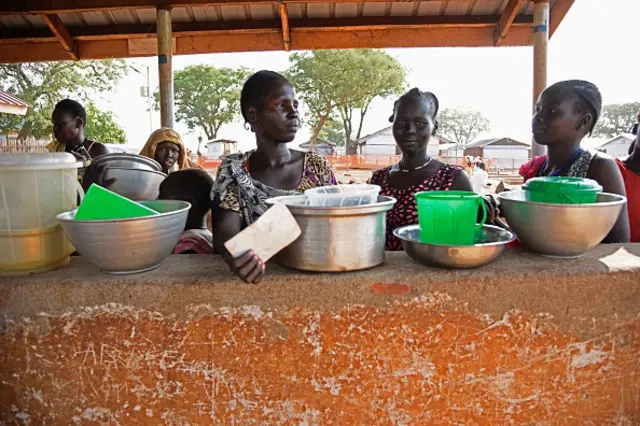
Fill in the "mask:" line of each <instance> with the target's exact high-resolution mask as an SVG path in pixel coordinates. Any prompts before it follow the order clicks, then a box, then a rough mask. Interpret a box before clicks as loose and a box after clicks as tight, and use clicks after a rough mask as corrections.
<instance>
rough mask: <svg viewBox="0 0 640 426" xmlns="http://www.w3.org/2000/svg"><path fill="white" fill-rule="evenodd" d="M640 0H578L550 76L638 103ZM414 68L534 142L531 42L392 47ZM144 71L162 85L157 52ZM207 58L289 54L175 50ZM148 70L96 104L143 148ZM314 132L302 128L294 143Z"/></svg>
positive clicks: (420, 83) (417, 83)
mask: <svg viewBox="0 0 640 426" xmlns="http://www.w3.org/2000/svg"><path fill="white" fill-rule="evenodd" d="M638 19H640V1H638V0H606V1H603V0H576V1H575V3H574V6H573V8H572V9H571V10H570V11H569V13H568V14H567V16H566V17H565V19H564V21H563V22H562V24H561V25H560V28H559V29H558V30H557V31H556V33H555V35H554V36H553V38H552V39H551V41H550V42H549V57H548V67H549V70H548V83H549V84H552V83H554V82H556V81H560V80H566V79H574V78H578V79H583V80H589V81H591V82H593V83H595V84H596V85H597V86H598V87H599V88H600V91H601V92H602V95H603V102H604V104H609V103H621V102H637V101H638V100H639V98H640V93H638V89H637V86H636V85H635V84H636V81H637V75H638V71H637V67H638V66H640V62H639V59H638V57H639V56H640V55H639V53H640V52H639V48H638V36H637V32H636V30H635V29H636V28H638V22H637V20H638ZM387 52H388V53H389V54H391V55H392V56H394V57H396V58H397V59H398V60H399V61H400V62H401V63H402V64H403V65H404V66H405V67H406V68H407V69H408V70H409V72H408V76H407V82H408V85H409V87H419V88H420V89H421V90H428V91H431V92H433V93H435V94H436V95H437V96H438V99H439V100H440V106H441V108H447V107H464V108H472V109H477V110H480V111H481V112H482V113H483V114H484V115H485V116H487V117H488V118H489V120H490V121H491V130H490V132H488V133H485V134H481V135H479V136H478V139H480V138H485V137H503V136H504V137H511V138H514V139H518V140H522V141H528V140H530V138H531V135H530V122H531V110H532V103H533V49H532V48H531V47H503V48H447V49H440V48H424V49H387ZM126 61H127V63H128V64H129V65H132V66H134V67H136V68H137V69H138V70H140V71H142V74H145V73H146V69H147V68H146V67H149V70H150V80H151V87H152V91H153V90H155V88H157V87H158V73H157V65H156V59H155V57H153V58H135V59H127V60H126ZM194 64H208V65H214V66H217V67H240V66H244V67H247V68H250V69H253V70H256V71H257V70H259V69H263V68H264V67H265V65H266V64H268V69H271V70H274V71H283V70H285V69H286V68H287V67H288V66H289V53H286V52H257V53H256V52H252V53H225V54H209V55H182V56H174V61H173V67H174V71H175V70H178V69H181V68H184V67H186V66H188V65H194ZM145 85H146V76H143V75H141V74H138V73H136V72H134V71H130V72H129V74H128V75H127V76H126V77H125V78H124V79H123V80H122V81H121V82H120V84H119V85H118V86H117V88H116V89H115V90H114V91H112V92H109V93H103V94H99V95H96V102H97V104H98V105H99V106H100V107H101V108H103V109H106V110H110V111H112V112H113V113H114V114H115V116H116V121H117V122H118V124H120V125H121V126H122V127H123V128H124V129H125V131H126V133H127V138H128V145H130V146H132V147H142V146H143V145H144V143H145V141H146V139H147V137H148V136H149V133H150V131H151V130H150V129H151V128H153V129H155V128H157V127H159V126H160V114H159V113H158V112H156V111H153V112H152V113H151V121H152V125H151V126H150V123H149V121H150V117H149V115H150V114H149V112H148V111H147V110H148V108H147V99H146V98H143V97H141V96H140V86H145ZM393 100H394V99H377V100H376V101H375V102H374V103H373V105H372V107H371V110H370V112H368V114H367V116H366V117H365V123H364V126H363V135H366V134H369V133H372V132H375V131H377V130H379V129H381V128H384V127H386V126H388V125H389V123H388V117H389V115H390V113H391V108H392V105H393ZM176 130H178V131H179V132H180V133H181V134H182V136H183V140H184V141H185V144H186V145H187V146H188V147H189V148H191V149H194V150H195V149H196V148H197V138H198V136H200V135H202V136H203V138H204V139H206V137H205V135H204V132H202V131H201V130H199V129H196V130H194V131H190V130H189V129H188V128H187V127H186V126H185V125H184V124H182V123H177V125H176ZM308 137H309V131H308V129H304V130H301V131H300V132H299V133H298V135H297V138H296V141H295V142H296V143H303V142H305V141H306V140H307V139H308ZM218 138H220V139H222V138H224V139H234V140H237V141H239V147H240V149H241V150H247V149H250V148H252V147H253V146H254V145H255V142H254V139H253V136H252V134H251V133H250V132H248V131H246V130H244V128H243V127H242V123H240V122H235V123H231V124H228V125H225V126H223V127H222V128H221V130H220V132H219V133H218Z"/></svg>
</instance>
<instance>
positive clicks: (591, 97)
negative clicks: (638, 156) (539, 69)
mask: <svg viewBox="0 0 640 426" xmlns="http://www.w3.org/2000/svg"><path fill="white" fill-rule="evenodd" d="M601 108H602V97H601V95H600V91H599V90H598V88H597V87H596V86H595V85H594V84H592V83H589V82H587V81H582V80H568V81H561V82H559V83H556V84H554V85H552V86H549V87H548V88H547V89H545V90H544V91H543V92H542V94H541V95H540V99H538V103H537V104H536V109H535V113H534V115H533V119H532V123H531V128H532V131H533V136H534V139H535V141H536V142H537V143H539V144H540V145H544V146H546V147H547V152H548V154H547V155H543V156H540V157H536V158H534V159H533V160H532V161H530V162H529V163H527V164H525V165H523V166H522V167H521V168H520V175H521V176H523V178H524V181H525V182H526V181H527V180H529V179H531V178H533V177H540V176H573V177H582V178H589V179H593V180H595V181H596V182H598V183H599V184H600V185H601V186H602V188H603V190H604V192H610V193H613V194H619V195H625V188H624V182H623V180H622V175H621V174H620V170H619V169H618V166H617V165H616V162H615V161H614V160H613V159H612V158H610V157H608V156H607V155H606V154H603V153H600V152H592V151H589V150H586V149H582V148H580V142H581V141H582V139H583V138H584V137H585V136H587V135H590V134H591V131H592V130H593V128H594V126H595V125H596V122H597V121H598V117H599V115H600V111H601ZM628 241H629V218H628V216H627V210H626V207H625V208H624V209H623V212H622V213H621V215H620V217H619V218H618V221H617V222H616V224H615V226H614V227H613V229H612V230H611V232H610V233H609V235H608V236H607V238H606V239H605V241H604V242H609V243H616V242H620V243H623V242H628Z"/></svg>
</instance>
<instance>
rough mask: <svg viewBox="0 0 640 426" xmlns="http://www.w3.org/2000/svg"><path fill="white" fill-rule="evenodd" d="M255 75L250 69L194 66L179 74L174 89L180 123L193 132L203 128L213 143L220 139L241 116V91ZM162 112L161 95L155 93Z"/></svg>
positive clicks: (175, 79) (177, 117)
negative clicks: (226, 126) (221, 132)
mask: <svg viewBox="0 0 640 426" xmlns="http://www.w3.org/2000/svg"><path fill="white" fill-rule="evenodd" d="M250 73H251V71H250V70H248V69H246V68H240V69H232V68H216V67H214V66H211V65H190V66H188V67H186V68H184V69H181V70H178V71H176V72H175V74H174V77H173V88H174V96H175V104H176V119H177V121H183V122H184V123H186V124H187V127H189V129H191V130H194V129H195V128H197V127H200V128H202V130H204V133H205V134H206V135H207V138H208V139H209V140H211V139H216V137H217V136H218V131H219V130H220V127H222V125H223V124H226V123H230V122H232V121H233V120H234V119H235V118H236V117H237V116H238V115H239V114H240V91H241V90H242V85H243V84H244V81H245V80H246V78H247V77H248V76H249V74H250ZM154 96H155V98H156V109H158V99H159V97H158V93H157V92H156V93H155V95H154Z"/></svg>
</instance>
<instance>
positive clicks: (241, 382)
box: [0, 294, 640, 426]
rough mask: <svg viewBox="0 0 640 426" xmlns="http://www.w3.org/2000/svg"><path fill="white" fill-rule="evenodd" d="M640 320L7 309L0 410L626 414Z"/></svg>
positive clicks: (431, 418)
mask: <svg viewBox="0 0 640 426" xmlns="http://www.w3.org/2000/svg"><path fill="white" fill-rule="evenodd" d="M638 354H640V319H636V320H634V321H631V322H627V323H623V324H619V325H618V326H617V327H615V328H614V329H611V330H609V332H607V333H606V334H603V335H601V336H599V337H596V338H593V339H591V340H589V341H581V340H580V339H578V338H576V337H575V336H572V335H569V334H566V333H563V332H560V331H559V330H557V329H556V328H555V327H554V326H553V325H552V322H551V321H549V318H548V316H546V315H533V314H528V313H523V312H518V311H512V312H508V313H507V314H505V316H504V317H503V318H490V317H488V316H486V315H483V314H481V313H474V312H469V311H468V309H466V307H465V306H463V305H460V304H458V303H457V302H456V301H454V300H452V299H451V298H449V297H448V296H446V295H442V294H432V295H429V296H423V297H420V298H417V299H414V300H412V301H411V302H408V303H393V304H389V305H388V306H387V307H371V306H349V307H347V308H343V309H339V310H336V311H328V312H316V311H305V310H301V309H293V310H287V311H273V312H263V311H262V310H261V309H260V308H259V307H256V306H245V307H243V308H239V309H214V308H212V307H210V306H208V305H198V306H190V307H188V315H187V316H186V317H185V318H180V319H178V318H177V317H174V316H166V315H162V314H160V313H157V312H149V311H144V310H139V309H136V308H134V307H128V306H122V305H104V306H99V307H94V308H86V309H84V310H82V311H74V312H69V313H66V314H64V315H58V316H50V315H47V314H46V313H42V314H41V315H39V316H38V317H34V318H20V319H11V320H8V321H7V322H6V324H5V330H4V331H3V332H1V333H0V400H1V401H2V404H1V407H0V423H2V422H4V423H6V424H24V425H36V424H37V425H41V424H64V425H67V424H100V425H112V424H117V425H130V424H154V425H155V424H166V425H196V424H201V425H204V424H207V425H208V424H216V425H308V426H310V425H331V424H333V425H452V424H459V425H485V424H486V425H490V424H492V425H503V424H504V425H522V424H535V425H556V424H563V425H571V424H576V425H584V424H593V425H607V424H610V425H624V426H626V425H636V424H639V422H640V356H639V355H638Z"/></svg>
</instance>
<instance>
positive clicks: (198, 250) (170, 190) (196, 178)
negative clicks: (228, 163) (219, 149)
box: [158, 169, 213, 254]
mask: <svg viewBox="0 0 640 426" xmlns="http://www.w3.org/2000/svg"><path fill="white" fill-rule="evenodd" d="M212 187H213V178H212V177H211V176H209V174H208V173H207V172H205V171H204V170H201V169H184V170H178V171H176V172H173V173H171V174H170V175H169V176H167V177H166V178H165V180H163V181H162V183H161V184H160V194H159V196H158V199H159V200H182V201H187V202H189V203H190V204H191V209H190V210H189V216H188V217H187V224H186V226H185V228H184V232H183V233H182V236H181V237H180V241H178V244H177V245H176V248H175V249H174V251H173V254H211V253H213V242H212V238H213V237H212V235H211V231H209V229H207V223H206V218H207V214H208V213H209V210H210V208H211V203H210V199H209V196H210V194H211V188H212Z"/></svg>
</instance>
